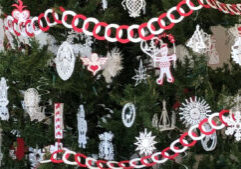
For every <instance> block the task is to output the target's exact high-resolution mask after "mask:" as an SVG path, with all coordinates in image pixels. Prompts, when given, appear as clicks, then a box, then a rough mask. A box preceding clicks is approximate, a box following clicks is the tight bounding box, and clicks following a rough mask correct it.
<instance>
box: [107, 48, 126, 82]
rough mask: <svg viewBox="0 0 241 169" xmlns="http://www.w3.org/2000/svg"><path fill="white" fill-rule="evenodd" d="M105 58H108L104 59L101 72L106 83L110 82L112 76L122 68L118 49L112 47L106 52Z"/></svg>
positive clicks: (120, 54)
mask: <svg viewBox="0 0 241 169" xmlns="http://www.w3.org/2000/svg"><path fill="white" fill-rule="evenodd" d="M107 58H108V59H107V61H106V64H105V66H104V70H103V73H102V74H103V76H104V77H105V81H106V82H107V83H111V82H112V78H113V77H115V76H117V75H118V74H119V73H120V71H121V70H122V69H123V67H122V53H121V52H120V49H118V48H114V49H112V50H111V51H110V52H108V53H107Z"/></svg>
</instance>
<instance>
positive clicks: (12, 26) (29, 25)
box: [4, 0, 208, 43]
mask: <svg viewBox="0 0 241 169" xmlns="http://www.w3.org/2000/svg"><path fill="white" fill-rule="evenodd" d="M18 1H19V4H20V3H22V1H21V0H18ZM198 2H199V5H198V6H195V5H194V4H193V3H192V2H191V0H182V1H181V2H179V3H178V4H177V6H174V7H172V8H171V9H169V10H168V12H166V13H162V14H161V15H160V16H159V17H158V18H157V17H155V18H152V19H150V20H149V21H148V22H145V23H142V24H141V25H137V24H134V25H131V26H129V25H118V24H107V23H106V22H100V21H99V20H97V19H96V18H93V17H89V18H87V17H86V16H85V15H83V14H76V13H75V12H73V11H70V10H65V9H64V8H63V7H60V10H61V11H62V12H63V14H62V17H61V16H60V15H59V14H57V13H56V12H55V11H54V10H53V9H47V10H46V11H45V12H44V13H41V14H40V15H39V16H35V17H33V18H31V19H30V18H27V19H26V18H25V19H26V20H25V21H22V19H21V20H18V18H16V17H15V15H13V16H7V17H6V18H5V20H4V27H5V29H6V30H9V31H10V32H11V33H13V34H15V35H17V36H20V35H23V36H29V37H33V36H35V35H38V34H40V33H41V32H47V31H48V30H49V29H50V27H53V26H55V25H57V24H63V25H64V26H65V27H66V28H69V29H73V30H75V31H76V32H79V33H81V32H83V33H85V34H86V35H89V36H94V37H95V38H96V39H98V40H107V41H109V42H117V41H118V42H120V43H129V42H134V43H138V42H140V41H142V40H150V39H152V38H153V37H154V36H155V35H159V34H161V33H162V32H163V31H165V30H169V29H172V28H173V26H174V25H175V24H176V23H179V22H181V21H182V20H183V19H184V18H185V17H187V16H190V15H191V14H192V13H193V11H195V10H199V9H201V8H203V6H208V5H207V4H206V5H204V0H198ZM183 6H187V8H188V10H187V9H186V7H185V10H184V9H183V8H184V7H183ZM173 13H177V14H179V15H180V16H179V17H177V16H174V14H173ZM50 14H51V15H52V17H53V21H50V19H49V15H50ZM69 16H71V17H73V19H72V21H71V24H69V23H67V19H68V17H69ZM80 20H82V26H81V27H80V26H78V25H79V23H80ZM165 20H166V21H165ZM167 21H168V22H167ZM155 22H156V23H158V25H159V26H158V27H159V29H157V28H156V27H155V26H154V25H153V23H155ZM36 23H37V25H38V27H39V29H38V28H37V26H36V25H35V24H36ZM44 23H46V24H45V25H46V26H44ZM90 23H92V24H93V23H94V24H95V26H94V29H93V30H92V31H90V30H88V28H89V24H90ZM102 29H104V35H103V36H101V35H99V33H100V32H101V30H102ZM113 29H115V30H116V31H115V32H116V33H115V35H114V36H113V35H112V33H113ZM134 30H135V32H134ZM145 30H148V32H149V34H148V35H147V34H146V31H145ZM111 35H112V36H111ZM123 37H127V38H123Z"/></svg>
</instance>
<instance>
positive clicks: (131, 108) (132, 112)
mask: <svg viewBox="0 0 241 169" xmlns="http://www.w3.org/2000/svg"><path fill="white" fill-rule="evenodd" d="M135 119H136V107H135V105H134V104H133V103H127V104H125V106H124V107H123V109H122V122H123V124H124V125H125V126H126V127H128V128H130V127H131V126H132V125H133V124H134V122H135Z"/></svg>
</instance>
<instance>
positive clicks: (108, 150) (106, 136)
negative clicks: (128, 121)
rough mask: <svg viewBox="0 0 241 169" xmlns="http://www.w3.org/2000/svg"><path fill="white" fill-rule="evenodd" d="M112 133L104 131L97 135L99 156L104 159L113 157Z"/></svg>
mask: <svg viewBox="0 0 241 169" xmlns="http://www.w3.org/2000/svg"><path fill="white" fill-rule="evenodd" d="M113 137H114V135H113V133H112V132H105V133H103V134H100V135H99V139H100V144H99V157H100V158H102V159H105V160H113V159H114V147H113V144H112V139H113Z"/></svg>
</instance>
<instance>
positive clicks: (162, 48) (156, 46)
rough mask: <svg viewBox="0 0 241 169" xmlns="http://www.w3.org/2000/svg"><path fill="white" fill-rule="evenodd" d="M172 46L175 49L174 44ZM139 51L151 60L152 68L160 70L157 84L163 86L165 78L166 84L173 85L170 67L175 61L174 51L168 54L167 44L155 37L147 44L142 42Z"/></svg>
mask: <svg viewBox="0 0 241 169" xmlns="http://www.w3.org/2000/svg"><path fill="white" fill-rule="evenodd" d="M173 46H174V48H175V44H174V43H173ZM141 49H142V51H143V52H144V53H146V54H147V55H149V56H150V57H151V58H152V59H153V62H154V67H158V68H159V69H160V75H159V78H158V79H157V80H156V82H157V84H159V85H163V82H164V78H165V77H166V79H167V82H169V83H173V82H174V81H175V79H174V77H173V76H172V73H171V66H172V62H174V64H175V62H176V60H177V56H176V54H175V51H174V53H172V54H170V53H169V49H168V46H167V44H166V43H164V42H163V41H162V40H161V39H159V38H157V37H155V38H152V39H151V40H150V42H149V43H148V42H147V41H142V42H141Z"/></svg>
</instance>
